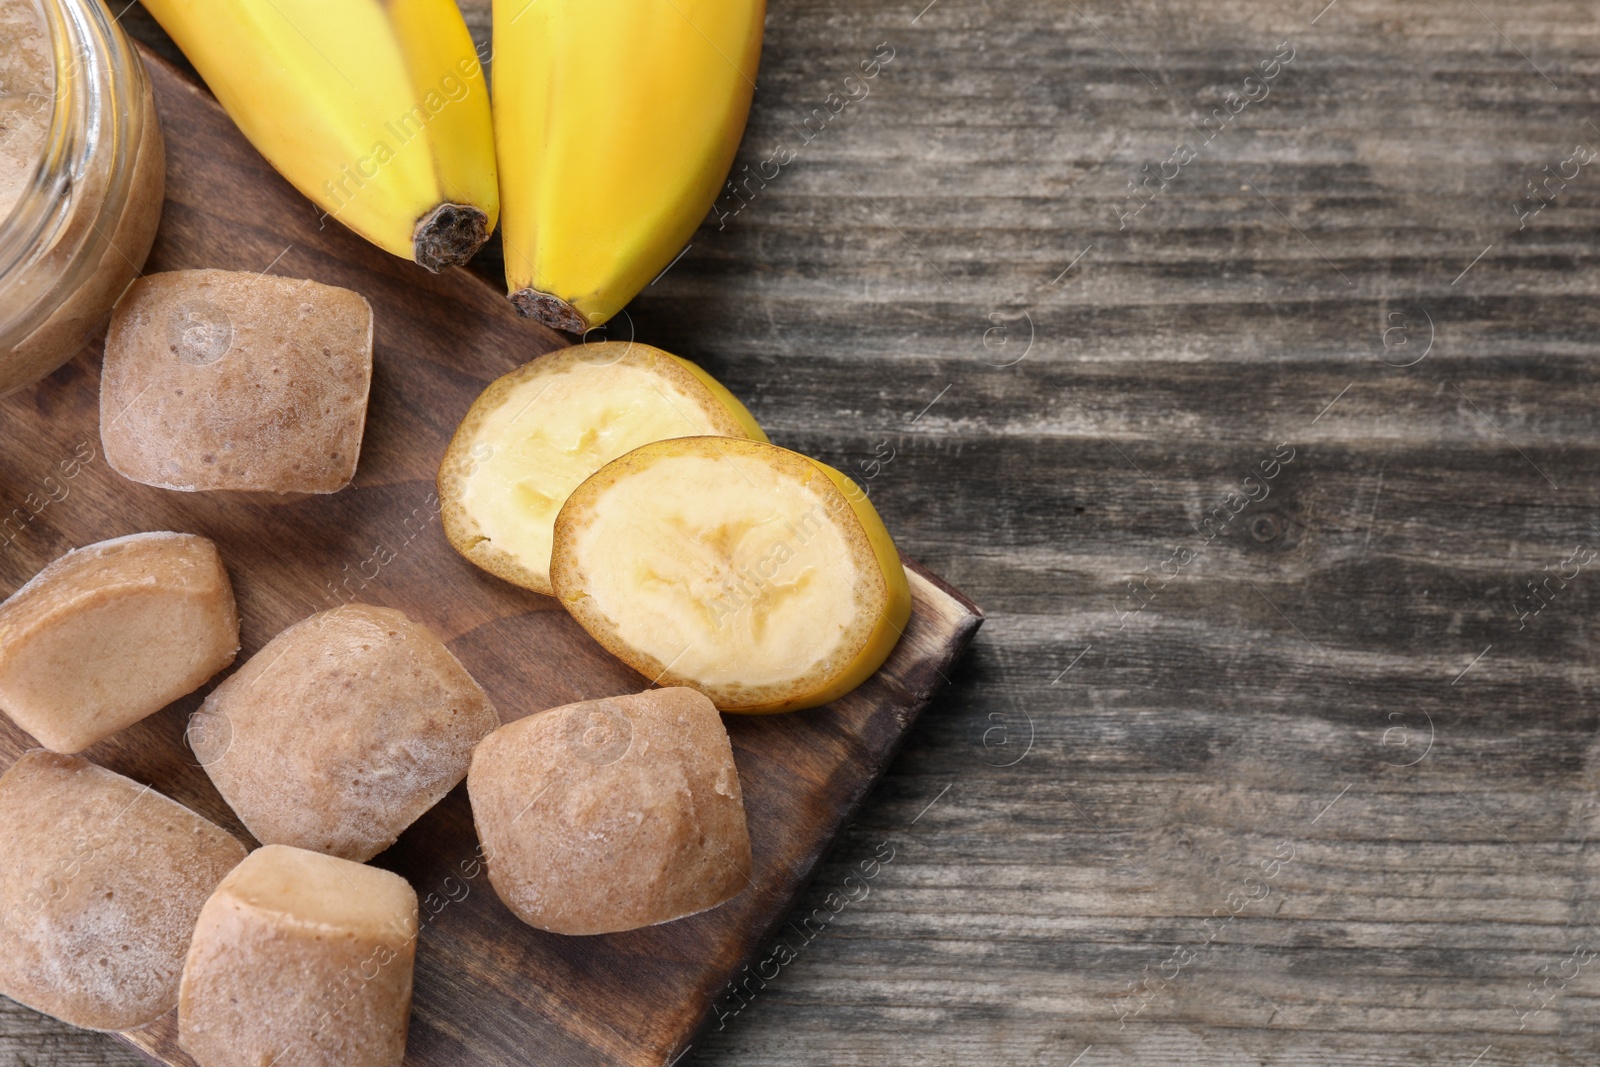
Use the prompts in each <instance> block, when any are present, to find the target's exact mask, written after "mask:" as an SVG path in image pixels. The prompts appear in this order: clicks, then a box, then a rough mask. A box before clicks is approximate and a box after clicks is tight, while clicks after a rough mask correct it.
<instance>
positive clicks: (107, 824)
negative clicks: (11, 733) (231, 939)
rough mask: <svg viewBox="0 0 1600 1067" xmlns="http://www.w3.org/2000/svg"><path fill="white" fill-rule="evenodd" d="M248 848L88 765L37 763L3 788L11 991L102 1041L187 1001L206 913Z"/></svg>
mask: <svg viewBox="0 0 1600 1067" xmlns="http://www.w3.org/2000/svg"><path fill="white" fill-rule="evenodd" d="M244 857H245V850H244V846H243V845H241V844H239V842H238V841H235V840H234V839H233V838H232V837H231V836H229V835H228V834H227V833H226V832H225V831H223V830H222V829H221V828H220V827H217V826H214V825H212V824H211V823H210V822H207V821H206V820H205V819H203V818H201V817H200V816H199V815H196V814H195V813H194V812H192V811H190V810H189V809H188V808H186V807H184V806H183V805H181V804H179V803H177V802H176V801H174V800H169V799H168V798H166V797H164V796H162V795H161V794H160V793H156V792H153V791H152V790H150V789H148V788H146V787H145V786H142V785H140V784H139V783H138V782H135V781H132V780H130V779H127V778H124V777H123V776H122V775H120V774H115V773H113V772H111V771H108V770H106V769H105V768H103V767H97V766H95V765H94V764H92V763H89V762H88V761H86V760H83V759H80V758H79V757H77V756H62V755H58V754H56V753H54V752H46V751H44V750H43V749H34V750H33V751H32V752H27V753H24V754H23V755H22V757H21V758H20V759H18V760H17V762H16V763H15V764H13V765H12V767H11V769H10V770H9V771H7V772H6V774H5V776H4V777H0V944H3V945H4V948H3V950H0V993H3V994H4V995H6V996H8V997H10V998H12V999H13V1000H16V1001H19V1002H20V1003H23V1004H26V1005H27V1006H28V1007H30V1008H33V1009H34V1010H36V1011H42V1012H44V1013H46V1014H48V1015H53V1016H55V1017H56V1018H58V1019H61V1020H62V1021H64V1022H68V1023H71V1024H72V1025H74V1026H82V1027H87V1028H89V1029H93V1030H132V1029H135V1028H137V1027H141V1026H144V1025H146V1024H148V1023H151V1022H154V1021H155V1020H156V1019H159V1018H160V1017H161V1016H163V1015H165V1014H166V1013H167V1012H169V1011H171V1010H172V1009H173V1008H174V1007H176V1006H177V1003H178V980H179V978H180V976H181V974H182V971H183V957H184V953H185V952H187V951H188V948H189V938H190V935H191V934H193V933H194V925H195V920H196V919H198V918H199V917H200V909H201V908H202V907H203V906H204V905H205V902H206V898H207V897H209V896H210V895H211V892H212V890H214V889H215V888H216V887H217V883H219V882H221V881H222V878H223V876H224V875H226V874H227V873H228V871H230V870H231V869H233V867H234V866H235V865H237V864H238V863H239V861H240V860H242V859H244Z"/></svg>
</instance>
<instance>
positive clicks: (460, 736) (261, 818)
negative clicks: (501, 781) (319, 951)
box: [189, 604, 500, 861]
mask: <svg viewBox="0 0 1600 1067" xmlns="http://www.w3.org/2000/svg"><path fill="white" fill-rule="evenodd" d="M498 725H500V717H499V715H497V714H496V712H495V710H494V705H493V704H491V703H490V702H489V697H488V695H487V694H485V693H484V691H483V689H482V688H481V687H480V686H479V685H478V683H477V682H476V681H474V680H473V678H472V676H471V675H470V674H468V673H467V669H466V668H465V667H463V666H462V665H461V663H460V662H459V661H458V660H457V659H456V658H455V657H454V656H453V655H451V654H450V650H449V649H448V648H446V647H445V646H444V643H443V642H441V641H440V640H439V638H438V637H436V636H435V635H434V634H433V632H432V631H431V630H429V629H428V628H427V627H425V626H422V625H420V624H418V623H416V622H413V621H412V620H411V619H409V618H407V617H406V615H405V614H404V613H403V612H399V611H395V610H394V609H392V608H376V607H371V606H369V605H366V604H346V605H344V606H343V607H338V608H333V609H332V610H329V611H323V612H319V613H318V614H316V615H313V616H311V617H310V618H307V619H303V620H301V621H300V622H298V623H296V624H295V625H293V626H291V627H289V628H288V629H287V630H285V631H283V633H281V634H279V635H278V636H277V637H274V638H273V639H272V640H271V641H269V642H267V644H266V646H265V647H264V648H262V649H261V651H260V652H257V653H256V654H255V655H254V656H252V657H251V658H250V662H248V663H246V664H245V665H244V666H243V667H241V668H239V670H238V671H236V672H235V673H234V674H233V676H232V677H230V678H229V679H228V680H227V681H225V682H223V683H222V684H221V685H219V686H217V688H216V689H215V690H213V691H212V693H211V695H210V696H208V697H207V698H206V702H205V703H204V704H203V705H202V706H201V708H200V710H199V711H198V712H197V713H196V715H195V718H194V722H193V728H192V729H191V730H190V734H189V738H190V742H191V744H192V745H193V746H194V752H195V755H196V756H197V757H198V758H199V760H200V763H201V765H202V766H204V767H205V770H206V773H207V774H208V775H210V776H211V781H212V782H213V783H215V784H216V787H217V791H218V792H220V793H221V794H222V796H223V798H224V799H225V800H227V802H228V803H229V804H230V805H231V806H232V807H233V810H234V811H236V812H238V814H239V818H240V819H241V820H242V821H243V822H244V824H245V826H247V827H249V829H250V832H251V833H252V834H254V835H255V836H256V838H257V839H258V840H260V841H262V842H264V843H267V844H278V845H294V846H296V847H297V848H307V849H313V850H315V851H317V852H325V853H327V854H329V855H331V856H341V857H343V858H344V859H349V860H357V861H363V860H368V859H371V858H372V857H373V856H376V855H377V854H378V853H379V852H382V851H383V850H384V849H386V848H388V847H389V846H390V845H392V844H394V841H395V838H396V837H397V836H399V834H400V832H401V831H402V830H404V829H405V828H406V827H408V826H410V825H411V824H412V823H413V822H414V821H416V819H418V818H419V817H420V816H421V815H422V814H423V813H424V812H426V811H427V810H428V809H429V808H431V807H433V806H434V805H435V804H437V803H438V802H439V801H440V800H442V799H443V798H444V795H445V794H446V793H448V792H450V790H452V789H454V788H455V787H456V785H457V784H459V783H460V781H461V779H462V778H464V777H466V774H467V766H468V764H469V763H470V762H471V759H472V749H473V746H475V745H476V744H477V743H478V742H479V740H481V739H482V738H483V737H484V736H485V735H486V734H488V733H489V732H490V731H491V730H493V729H494V728H495V727H496V726H498Z"/></svg>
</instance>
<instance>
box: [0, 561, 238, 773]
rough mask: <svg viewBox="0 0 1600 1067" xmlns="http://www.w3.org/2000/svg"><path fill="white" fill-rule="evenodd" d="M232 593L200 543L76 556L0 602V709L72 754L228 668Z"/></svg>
mask: <svg viewBox="0 0 1600 1067" xmlns="http://www.w3.org/2000/svg"><path fill="white" fill-rule="evenodd" d="M238 651H239V615H238V612H237V611H236V609H235V607H234V602H233V586H232V584H231V583H230V582H229V581H228V572H227V570H226V569H225V568H224V567H223V565H222V557H221V556H220V555H218V554H217V546H216V545H214V544H212V543H211V541H209V540H208V539H206V538H204V537H199V536H196V535H195V534H186V533H165V532H164V533H142V534H132V535H130V536H128V537H117V538H113V539H112V540H110V541H100V542H98V543H96V544H92V545H88V546H86V547H84V548H78V549H74V550H72V551H71V552H68V553H67V554H66V555H64V556H62V557H61V558H60V559H58V560H56V561H55V562H53V563H51V564H50V565H49V566H47V567H45V569H44V570H42V571H40V572H39V573H38V574H37V575H35V576H34V577H33V579H32V580H31V581H29V582H28V583H27V584H26V585H24V586H23V587H22V588H21V589H18V590H17V591H16V592H15V593H14V594H12V596H11V598H10V599H9V600H7V601H6V602H5V603H4V604H0V708H3V709H4V710H5V712H6V714H7V715H9V716H11V718H12V720H13V721H14V722H16V724H17V725H18V726H20V727H22V728H23V729H24V730H26V731H28V732H29V733H30V734H32V735H33V736H34V738H35V739H37V740H38V742H39V743H40V744H41V745H43V746H44V747H46V748H50V749H54V750H56V751H57V752H79V751H82V750H83V749H85V748H87V747H89V746H90V745H92V744H94V743H95V742H96V741H99V740H100V739H102V738H104V737H107V736H109V735H111V734H113V733H115V732H117V731H118V730H120V729H122V728H123V727H125V726H129V725H131V724H133V723H135V722H137V721H139V720H140V719H142V718H144V717H145V716H146V715H149V714H150V713H152V712H155V711H159V710H160V709H162V708H164V707H166V706H167V705H168V704H170V703H172V702H173V701H174V700H176V699H178V698H179V697H181V696H183V695H184V694H186V693H192V692H194V690H196V689H198V688H199V687H200V686H201V685H202V684H204V683H205V681H206V680H207V679H208V678H210V677H211V676H212V675H214V674H216V673H217V672H218V671H220V670H222V668H224V667H226V666H227V665H228V664H230V663H232V662H233V657H234V654H235V653H237V652H238Z"/></svg>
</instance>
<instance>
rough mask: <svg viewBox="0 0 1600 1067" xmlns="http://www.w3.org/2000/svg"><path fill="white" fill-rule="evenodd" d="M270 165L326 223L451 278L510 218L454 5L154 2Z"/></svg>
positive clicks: (413, 1)
mask: <svg viewBox="0 0 1600 1067" xmlns="http://www.w3.org/2000/svg"><path fill="white" fill-rule="evenodd" d="M145 8H146V9H147V10H148V11H149V12H150V13H151V14H152V15H154V16H155V18H156V21H157V22H159V23H161V26H162V28H163V29H165V30H166V31H167V33H169V34H171V36H172V39H173V40H174V41H176V42H177V44H178V47H179V48H181V49H183V53H184V55H186V56H188V57H189V61H190V62H191V63H193V64H194V65H195V68H196V69H197V70H198V71H199V72H200V75H201V77H203V78H205V80H206V84H207V85H208V86H210V87H211V91H212V92H213V93H215V94H216V97H217V100H218V101H219V102H220V103H221V104H222V106H223V108H224V109H225V110H226V111H227V112H228V114H229V115H230V116H231V117H232V118H233V120H234V122H236V123H237V124H238V126H239V129H240V130H242V131H243V132H244V135H245V136H246V137H248V138H249V139H250V143H251V144H253V145H255V146H256V148H257V149H258V150H260V152H261V154H262V155H264V156H266V157H267V160H268V161H269V162H270V163H271V164H272V165H273V166H274V167H276V168H277V169H278V172H279V173H280V174H282V175H283V176H284V177H285V178H287V179H288V180H289V182H290V183H291V184H293V185H294V186H295V188H297V189H299V190H300V191H301V192H302V193H304V194H305V195H306V196H308V197H310V198H311V199H312V200H313V201H315V202H316V203H317V204H318V205H320V206H321V207H322V208H323V210H324V212H325V213H326V214H327V215H329V216H332V217H333V218H335V219H337V220H338V221H340V222H342V223H344V224H345V225H346V226H348V227H350V229H352V230H354V231H355V232H356V233H358V234H360V235H361V236H362V237H365V238H366V239H367V240H369V241H371V242H372V243H373V244H375V245H377V246H379V247H380V248H384V249H387V250H388V251H390V252H393V253H394V254H395V255H398V256H401V257H403V258H405V259H412V260H415V261H416V262H418V263H420V264H422V265H423V266H424V267H427V268H428V269H429V270H435V271H436V270H441V269H443V268H444V267H447V266H451V265H453V264H457V263H464V262H466V261H467V260H468V259H470V258H471V257H472V254H473V253H474V252H476V251H477V250H478V248H479V246H480V245H482V244H483V242H484V241H485V240H487V239H488V236H489V234H490V232H491V231H492V230H493V229H494V226H495V221H496V218H497V216H498V215H499V189H498V184H497V181H496V178H495V160H494V129H493V123H492V120H491V119H490V117H489V91H488V87H487V86H486V85H485V82H484V77H483V70H482V67H481V66H480V64H479V62H478V56H477V53H476V52H475V51H474V50H473V46H472V37H471V35H470V34H468V32H467V27H466V23H465V22H464V21H463V20H462V18H461V12H460V10H459V9H458V8H457V7H456V5H455V2H454V0H147V2H146V3H145Z"/></svg>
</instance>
